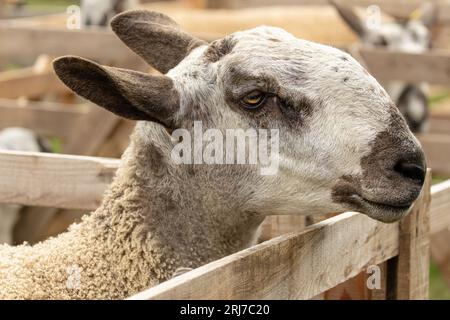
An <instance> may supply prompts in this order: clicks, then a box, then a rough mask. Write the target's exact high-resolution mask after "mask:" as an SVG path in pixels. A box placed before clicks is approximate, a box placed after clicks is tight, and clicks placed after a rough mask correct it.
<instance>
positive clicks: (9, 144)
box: [0, 127, 48, 244]
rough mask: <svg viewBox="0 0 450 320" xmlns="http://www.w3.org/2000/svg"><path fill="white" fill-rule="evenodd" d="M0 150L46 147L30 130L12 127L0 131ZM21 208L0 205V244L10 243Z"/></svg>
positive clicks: (40, 149)
mask: <svg viewBox="0 0 450 320" xmlns="http://www.w3.org/2000/svg"><path fill="white" fill-rule="evenodd" d="M0 150H18V151H31V152H44V151H48V148H47V146H45V145H44V143H43V141H42V140H41V139H39V138H38V137H37V136H36V135H35V134H34V133H33V132H32V131H30V130H27V129H24V128H14V127H13V128H6V129H4V130H2V131H0ZM21 209H22V206H18V205H6V204H4V205H0V244H3V243H9V244H11V243H12V241H13V235H12V232H13V228H14V225H15V224H16V222H17V220H18V218H19V212H20V210H21Z"/></svg>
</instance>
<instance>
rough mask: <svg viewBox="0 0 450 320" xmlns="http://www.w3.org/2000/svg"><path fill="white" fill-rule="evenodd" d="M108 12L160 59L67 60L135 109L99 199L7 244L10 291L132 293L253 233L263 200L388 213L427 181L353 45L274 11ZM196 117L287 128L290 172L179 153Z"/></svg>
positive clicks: (149, 55)
mask: <svg viewBox="0 0 450 320" xmlns="http://www.w3.org/2000/svg"><path fill="white" fill-rule="evenodd" d="M112 28H113V30H114V32H116V34H117V35H118V36H119V37H120V38H121V39H122V40H123V41H124V42H125V43H126V44H127V45H128V46H129V47H130V48H131V49H133V50H134V51H135V52H136V53H138V54H139V55H141V57H142V58H144V59H145V60H146V61H147V62H148V63H149V64H151V65H152V66H154V67H155V68H156V69H157V70H159V71H160V72H161V73H162V74H163V75H150V74H145V73H140V72H136V71H131V70H126V69H118V68H113V67H106V66H101V65H99V64H96V63H94V62H92V61H88V60H85V59H82V58H79V57H73V56H68V57H62V58H59V59H57V60H55V62H54V67H55V71H56V73H57V75H58V76H59V77H60V79H61V80H62V81H63V82H64V83H65V84H66V85H67V86H68V87H69V88H71V89H72V90H74V91H75V92H76V93H78V94H79V95H81V96H82V97H84V98H86V99H88V100H91V101H92V102H94V103H96V104H98V105H100V106H102V107H103V108H106V109H108V110H110V111H111V112H114V113H115V114H117V115H119V116H122V117H125V118H128V119H134V120H138V123H137V126H136V128H135V130H134V133H133V135H132V137H131V143H130V146H129V147H128V149H127V150H126V152H125V153H124V155H123V157H122V163H121V166H120V168H119V170H118V171H117V174H116V177H115V178H114V181H113V182H112V185H111V186H110V187H109V189H108V191H107V192H106V194H105V196H104V200H103V202H102V204H101V206H100V207H99V208H98V209H97V210H96V211H95V212H93V213H92V214H90V215H86V216H84V217H83V221H82V222H81V223H79V224H76V225H73V226H71V227H70V229H69V231H68V232H66V233H63V234H61V235H59V236H57V237H56V238H53V239H49V240H46V241H44V242H42V243H39V244H36V245H34V246H29V245H21V246H18V247H11V246H6V245H5V246H0V288H1V290H0V298H11V299H38V298H39V299H69V298H78V299H93V298H97V299H102V298H103V299H113V298H116V299H121V298H126V297H128V296H130V295H132V294H135V293H137V292H139V291H142V290H143V289H145V288H148V287H151V286H154V285H156V284H158V283H160V282H162V281H165V280H167V279H169V278H171V277H172V276H173V275H174V274H178V272H179V270H186V269H189V268H196V267H198V266H200V265H203V264H205V263H208V262H210V261H213V260H217V259H219V258H221V257H223V256H226V255H229V254H232V253H234V252H236V251H238V250H241V249H243V248H246V247H248V246H250V245H252V244H253V243H254V241H255V239H256V234H257V231H258V228H259V226H260V224H261V223H262V221H263V220H264V218H265V217H266V216H267V215H271V214H309V215H314V214H324V213H327V212H342V211H347V210H352V211H355V210H356V211H360V212H363V213H365V214H367V215H368V216H370V217H372V218H374V219H377V220H381V221H385V222H392V221H396V220H398V219H400V218H402V217H403V216H404V215H405V214H406V213H407V212H408V209H409V208H410V206H411V204H412V203H413V201H414V200H415V199H416V198H417V196H418V195H419V193H420V190H421V188H422V185H423V181H424V176H425V165H424V154H423V151H422V149H421V147H420V145H419V144H418V142H417V140H416V139H415V138H414V136H413V135H412V133H411V132H410V130H409V129H408V126H407V124H406V122H405V120H404V119H403V118H402V116H401V114H400V113H399V111H398V109H397V108H396V107H395V106H394V104H393V102H392V101H391V99H390V98H389V96H388V94H387V93H386V91H385V90H384V89H383V88H382V87H381V86H380V85H379V84H378V83H377V81H376V80H375V79H374V78H373V77H372V76H370V75H369V74H368V73H367V71H366V70H365V69H364V68H363V67H362V66H361V65H360V64H359V63H358V62H357V61H356V60H355V59H353V58H352V57H351V56H350V55H348V54H347V53H344V52H342V51H340V50H338V49H335V48H331V47H328V46H324V45H320V44H316V43H312V42H309V41H305V40H300V39H297V38H295V37H294V36H293V35H291V34H289V33H288V32H286V31H284V30H282V29H279V28H273V27H258V28H255V29H251V30H246V31H241V32H237V33H234V34H232V35H229V36H227V37H225V38H223V39H220V40H217V41H214V42H213V43H211V44H207V43H206V42H204V41H202V40H200V39H197V38H195V37H193V36H191V35H189V34H187V33H185V32H183V31H181V30H180V29H179V27H178V26H177V24H176V23H175V22H174V21H173V20H172V19H170V18H169V17H167V16H165V15H163V14H159V13H155V12H148V11H131V12H126V13H123V14H121V15H119V16H117V17H116V18H115V19H114V20H113V21H112ZM93 45H95V44H93ZM194 121H201V123H202V125H203V127H204V129H205V130H206V129H213V128H214V129H217V130H219V132H220V133H221V134H223V135H224V136H225V131H226V132H229V129H240V130H249V129H250V128H260V129H263V128H264V129H271V130H275V131H276V132H278V133H279V135H276V134H274V135H273V136H272V134H271V138H272V139H276V137H279V139H278V140H279V141H278V145H279V148H278V149H279V150H278V152H277V153H275V157H274V158H273V161H279V170H278V172H274V173H273V174H271V175H263V174H261V171H260V169H261V168H262V167H263V166H265V165H264V164H262V163H261V162H258V163H257V164H253V165H250V164H248V165H245V164H240V165H237V164H226V165H225V164H219V163H220V160H223V159H220V158H219V159H218V161H219V163H217V164H209V165H208V164H188V163H186V164H179V163H178V162H177V160H178V159H176V158H174V154H175V155H177V154H179V153H178V152H175V153H173V151H174V148H175V147H176V146H178V143H179V136H178V134H179V133H180V131H179V130H177V131H175V130H176V129H180V128H184V129H185V131H183V132H184V134H186V133H187V134H189V135H190V136H191V137H192V134H193V131H194V129H193V127H194V128H195V126H194ZM177 132H178V133H177ZM215 132H216V133H217V131H215ZM172 133H173V134H174V135H172ZM188 137H189V136H186V137H184V138H183V141H185V142H186V143H187V141H188V140H189V139H188ZM185 138H186V139H185ZM194 139H195V137H194ZM196 143H199V142H198V141H197V142H196ZM175 150H176V149H175ZM219 150H220V147H219ZM219 150H218V151H217V153H216V155H218V154H219ZM222 151H223V150H222ZM183 155H185V156H189V154H188V152H187V151H186V152H183ZM319 240H320V239H318V241H319Z"/></svg>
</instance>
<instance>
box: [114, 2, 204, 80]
mask: <svg viewBox="0 0 450 320" xmlns="http://www.w3.org/2000/svg"><path fill="white" fill-rule="evenodd" d="M111 27H112V29H113V31H114V32H115V33H116V34H117V36H118V37H119V38H120V39H121V40H122V41H123V42H124V43H125V44H126V45H127V46H128V47H130V49H131V50H133V51H134V52H136V53H137V54H139V55H140V56H141V57H142V58H143V59H144V60H145V61H146V62H147V63H148V64H150V65H152V66H153V67H155V68H156V69H157V70H158V71H160V72H161V73H163V74H165V73H167V72H168V71H169V70H170V69H172V68H173V67H175V66H176V65H178V63H180V62H181V61H182V60H183V59H184V58H185V57H186V56H187V55H188V54H189V53H190V52H191V50H192V49H194V48H196V47H198V46H201V45H203V44H206V42H205V41H203V40H200V39H197V38H195V37H193V36H191V35H189V34H187V33H185V32H183V31H181V30H180V28H179V26H178V24H177V23H176V22H175V21H173V20H172V19H171V18H169V17H168V16H166V15H164V14H161V13H158V12H152V11H145V10H131V11H127V12H124V13H121V14H119V15H117V16H116V17H114V19H113V20H112V21H111Z"/></svg>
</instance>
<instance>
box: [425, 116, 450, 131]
mask: <svg viewBox="0 0 450 320" xmlns="http://www.w3.org/2000/svg"><path fill="white" fill-rule="evenodd" d="M428 131H429V133H432V134H447V135H449V136H450V115H449V114H447V115H445V116H444V115H433V114H432V115H431V117H430V120H429V128H428Z"/></svg>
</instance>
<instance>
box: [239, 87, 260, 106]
mask: <svg viewBox="0 0 450 320" xmlns="http://www.w3.org/2000/svg"><path fill="white" fill-rule="evenodd" d="M265 100H266V94H265V93H263V92H261V91H258V90H255V91H252V92H250V93H249V94H247V95H246V96H245V97H244V98H242V100H241V104H242V105H243V106H244V107H245V108H247V109H257V108H259V107H260V106H261V105H262V104H263V102H264V101H265Z"/></svg>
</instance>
